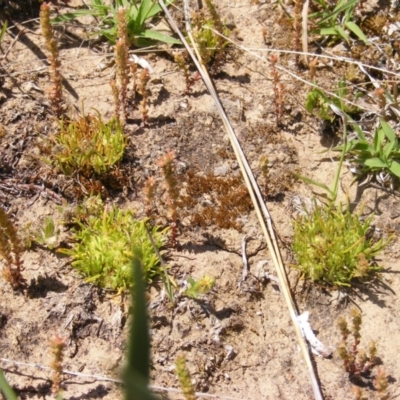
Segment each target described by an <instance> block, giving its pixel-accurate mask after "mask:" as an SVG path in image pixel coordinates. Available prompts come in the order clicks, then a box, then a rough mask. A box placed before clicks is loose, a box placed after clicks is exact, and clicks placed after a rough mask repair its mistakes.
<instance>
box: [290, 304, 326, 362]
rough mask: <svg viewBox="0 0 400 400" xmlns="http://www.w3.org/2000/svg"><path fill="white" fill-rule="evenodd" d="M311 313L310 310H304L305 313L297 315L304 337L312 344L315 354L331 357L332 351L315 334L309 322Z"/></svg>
mask: <svg viewBox="0 0 400 400" xmlns="http://www.w3.org/2000/svg"><path fill="white" fill-rule="evenodd" d="M309 316H310V313H309V312H308V311H304V312H303V314H301V315H299V316H298V317H297V321H298V322H299V325H300V328H301V331H302V332H303V335H304V337H305V338H306V339H307V341H308V343H309V344H310V346H311V350H312V352H313V353H314V354H316V355H318V356H322V357H325V358H328V357H330V355H331V354H332V351H330V350H329V349H328V348H327V347H326V346H325V345H324V344H323V343H322V342H321V341H320V340H319V339H318V338H317V337H316V336H315V334H314V332H313V330H312V328H311V325H310V323H309V322H308V318H309Z"/></svg>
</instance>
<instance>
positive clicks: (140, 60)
mask: <svg viewBox="0 0 400 400" xmlns="http://www.w3.org/2000/svg"><path fill="white" fill-rule="evenodd" d="M129 60H131V61H133V62H134V63H136V64H139V65H140V66H141V67H142V68H144V69H147V71H149V72H150V74H153V73H154V70H153V68H152V67H151V65H150V64H149V63H148V62H147V61H146V60H145V59H144V58H140V57H138V56H137V55H136V54H131V56H130V57H129Z"/></svg>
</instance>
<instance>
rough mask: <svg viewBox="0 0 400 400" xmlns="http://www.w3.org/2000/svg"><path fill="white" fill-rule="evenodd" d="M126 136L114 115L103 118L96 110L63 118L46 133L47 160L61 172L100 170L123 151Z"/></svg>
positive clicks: (98, 171)
mask: <svg viewBox="0 0 400 400" xmlns="http://www.w3.org/2000/svg"><path fill="white" fill-rule="evenodd" d="M125 147H126V138H125V135H124V133H123V130H122V126H121V124H120V123H119V121H118V120H116V119H111V120H110V121H108V122H104V121H103V119H102V118H101V116H100V114H98V113H97V114H95V115H91V114H89V115H86V116H85V115H82V116H81V117H78V118H77V119H76V120H69V119H63V120H62V121H61V122H60V131H59V132H58V133H57V134H55V135H53V136H50V138H49V139H48V140H47V143H46V145H45V148H47V151H48V152H50V155H49V156H48V158H47V159H46V160H47V162H48V163H49V164H51V165H53V166H54V167H56V168H58V169H59V170H60V171H62V172H63V173H64V174H65V175H73V174H80V175H83V176H85V177H90V176H92V175H93V174H98V175H101V174H104V173H106V172H108V171H109V170H110V169H111V168H112V167H113V166H114V165H116V164H117V163H118V162H119V161H120V160H121V159H122V156H123V155H124V150H125Z"/></svg>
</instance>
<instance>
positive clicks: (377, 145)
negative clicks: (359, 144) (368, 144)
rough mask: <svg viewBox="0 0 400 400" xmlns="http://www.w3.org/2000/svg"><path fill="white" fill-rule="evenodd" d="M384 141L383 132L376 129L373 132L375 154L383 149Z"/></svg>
mask: <svg viewBox="0 0 400 400" xmlns="http://www.w3.org/2000/svg"><path fill="white" fill-rule="evenodd" d="M384 140H385V132H384V131H383V129H378V130H377V131H376V132H375V136H374V149H375V151H376V152H380V150H381V149H382V147H383V143H384Z"/></svg>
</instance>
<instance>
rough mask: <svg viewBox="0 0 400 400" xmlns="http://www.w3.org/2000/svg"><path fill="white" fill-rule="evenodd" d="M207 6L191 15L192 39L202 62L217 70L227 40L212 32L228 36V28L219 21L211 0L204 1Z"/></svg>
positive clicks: (214, 70)
mask: <svg viewBox="0 0 400 400" xmlns="http://www.w3.org/2000/svg"><path fill="white" fill-rule="evenodd" d="M205 3H206V6H207V8H206V9H201V10H199V11H197V12H195V13H194V14H193V16H192V25H193V39H194V41H195V42H196V45H197V48H198V50H199V53H200V56H201V59H202V61H203V63H204V64H205V65H207V66H209V67H210V68H211V72H214V73H215V72H217V71H218V70H219V68H220V67H221V65H222V63H223V61H224V59H225V48H226V47H227V46H228V45H229V41H228V40H226V39H225V38H223V37H222V36H220V35H218V34H217V33H215V32H214V30H215V31H217V32H219V33H220V34H222V35H224V36H226V37H228V36H229V35H230V30H229V28H228V27H227V26H226V25H225V24H224V23H223V22H222V21H221V18H220V17H219V15H218V12H217V10H216V8H215V6H214V4H213V2H212V1H211V0H206V1H205Z"/></svg>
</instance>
